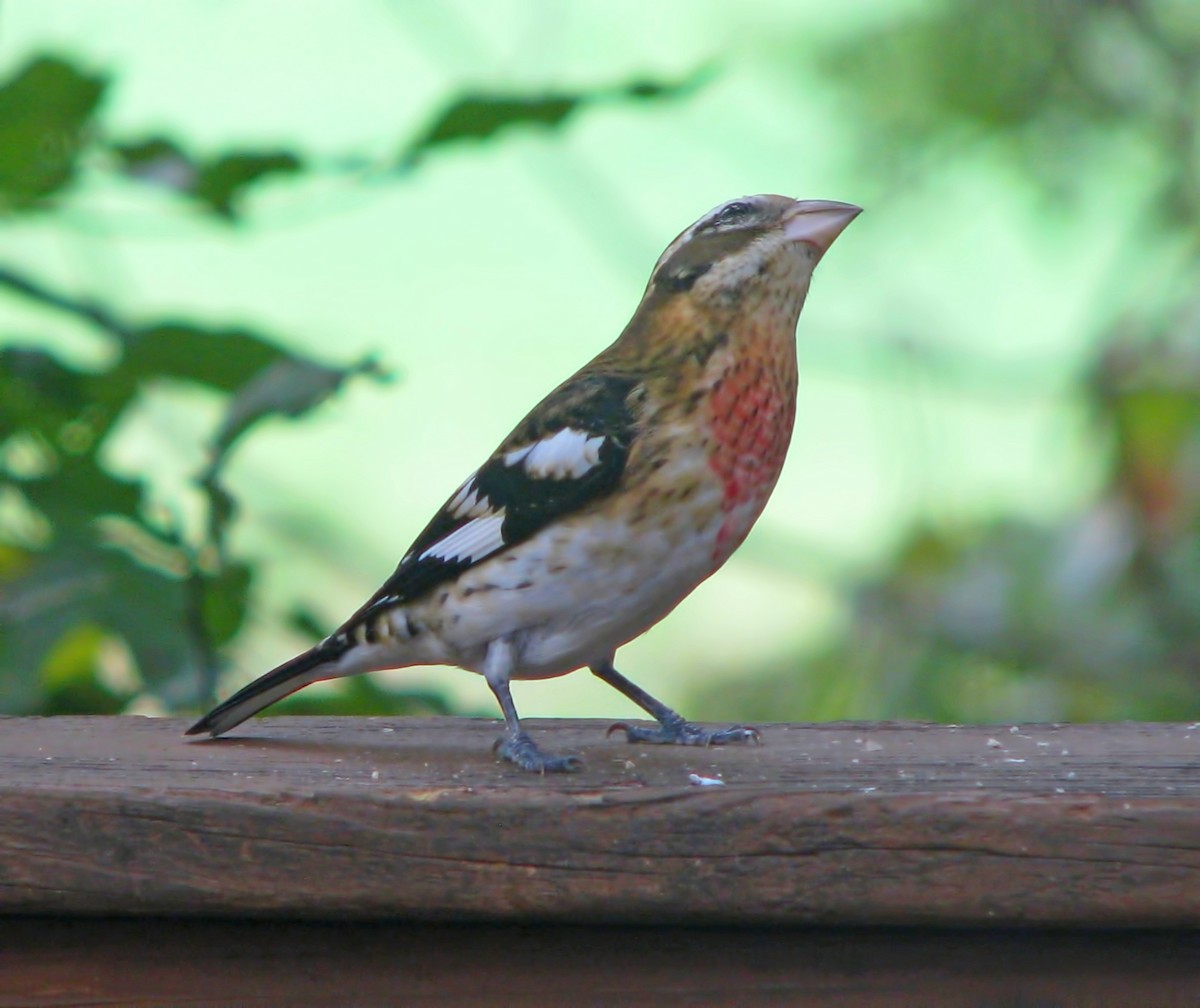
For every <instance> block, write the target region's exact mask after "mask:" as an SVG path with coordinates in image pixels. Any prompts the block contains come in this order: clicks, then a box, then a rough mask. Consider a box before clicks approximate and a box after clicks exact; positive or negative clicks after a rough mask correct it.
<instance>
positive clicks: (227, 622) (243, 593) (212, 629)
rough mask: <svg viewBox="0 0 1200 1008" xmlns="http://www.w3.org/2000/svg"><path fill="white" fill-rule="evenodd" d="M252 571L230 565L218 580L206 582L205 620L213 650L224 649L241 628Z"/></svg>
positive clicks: (206, 580)
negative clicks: (214, 648)
mask: <svg viewBox="0 0 1200 1008" xmlns="http://www.w3.org/2000/svg"><path fill="white" fill-rule="evenodd" d="M252 579H253V571H252V570H251V568H250V567H249V565H247V564H230V565H229V566H228V567H226V568H225V569H223V570H222V571H221V572H220V574H219V575H218V576H216V577H212V578H205V579H204V586H203V587H204V601H203V613H202V615H203V619H204V625H205V628H206V629H207V631H208V640H209V642H210V643H211V645H212V646H213V647H218V648H220V647H224V646H225V645H226V644H228V643H229V642H230V641H231V640H232V639H233V638H234V637H235V636H236V635H237V632H238V631H239V630H240V629H241V628H242V624H243V623H244V622H245V619H246V606H247V601H248V598H249V594H250V583H251V581H252Z"/></svg>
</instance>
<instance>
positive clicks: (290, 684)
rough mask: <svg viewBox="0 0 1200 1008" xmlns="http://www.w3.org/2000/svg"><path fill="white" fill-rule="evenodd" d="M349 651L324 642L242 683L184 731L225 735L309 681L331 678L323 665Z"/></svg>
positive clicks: (335, 641) (335, 640) (332, 640)
mask: <svg viewBox="0 0 1200 1008" xmlns="http://www.w3.org/2000/svg"><path fill="white" fill-rule="evenodd" d="M346 650H347V648H346V646H345V645H342V646H339V642H338V641H337V639H336V638H330V639H328V640H325V641H322V642H321V643H320V644H318V645H317V646H316V647H314V648H311V649H309V650H308V651H305V652H304V653H303V654H299V655H297V656H296V657H295V658H292V659H290V660H289V661H286V662H284V663H283V664H282V665H280V666H278V667H277V668H273V669H271V671H270V672H267V673H266V674H265V675H262V676H259V677H258V678H257V679H255V680H254V682H252V683H250V684H249V685H247V686H243V687H242V688H241V689H240V690H238V691H237V692H236V693H234V694H233V696H231V697H230V698H229V699H228V700H226V701H225V702H224V703H221V704H218V705H217V706H216V707H214V708H213V709H212V710H210V711H209V712H208V713H207V714H205V715H204V717H202V718H201V719H200V720H199V721H197V722H196V723H195V724H194V725H192V726H191V727H190V728H189V729H188V730H187V731H186V732H185V734H187V735H202V734H204V732H208V733H209V734H210V735H211V736H213V737H214V738H216V736H218V735H223V734H224V733H225V732H227V731H229V729H230V728H235V727H236V726H237V725H239V724H241V723H242V722H243V721H245V720H246V719H247V718H248V717H251V716H252V715H254V714H257V713H258V712H259V711H260V710H262V709H263V708H264V707H269V706H270V705H271V704H273V703H275V701H277V700H282V699H283V698H284V697H285V696H288V695H290V694H292V693H295V692H296V690H298V689H301V688H302V687H304V686H307V685H308V684H309V683H313V682H317V681H318V680H320V679H329V678H332V675H329V674H321V671H320V670H321V667H322V666H324V665H329V664H330V663H332V662H336V661H337V660H338V658H340V657H341V656H342V655H343V654H344V653H345V652H346ZM314 673H316V674H314Z"/></svg>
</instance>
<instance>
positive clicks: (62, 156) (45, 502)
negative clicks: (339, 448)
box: [0, 56, 683, 713]
mask: <svg viewBox="0 0 1200 1008" xmlns="http://www.w3.org/2000/svg"><path fill="white" fill-rule="evenodd" d="M108 81H109V76H108V75H103V74H96V73H88V72H84V71H83V70H81V69H79V68H78V67H77V66H75V65H74V64H73V63H72V62H70V61H69V60H67V59H65V58H63V57H61V56H40V57H36V58H34V59H32V60H30V61H29V62H28V63H27V64H26V65H25V66H24V67H23V68H21V69H20V70H18V71H17V72H16V73H15V74H13V75H12V76H11V77H10V78H9V79H8V80H7V81H6V82H4V83H3V84H2V85H0V215H3V214H8V215H10V216H11V215H16V214H21V213H30V212H35V211H36V212H38V213H42V214H54V213H56V212H59V211H60V209H62V204H64V203H65V202H66V201H68V200H69V198H70V188H71V183H72V182H73V181H74V180H75V178H76V177H77V176H78V175H80V174H81V173H83V172H95V173H101V174H102V173H105V172H108V173H113V172H115V173H119V174H120V175H122V176H124V177H126V178H128V179H130V180H132V181H133V182H135V183H139V184H145V185H154V186H159V187H163V188H166V189H169V190H171V191H173V192H176V193H178V194H179V195H180V196H181V197H182V198H183V199H184V200H187V201H190V202H191V203H192V204H193V205H195V206H199V207H202V208H203V209H204V210H205V211H207V212H208V213H210V214H211V215H212V219H213V220H214V221H215V222H219V223H220V224H225V225H228V224H235V223H238V222H240V221H242V220H243V219H244V215H245V213H246V212H247V211H246V204H247V199H248V197H249V196H250V194H251V193H252V192H253V190H254V188H255V187H256V186H258V185H260V184H261V183H263V182H264V181H266V180H281V179H284V178H293V179H301V178H303V177H304V176H305V175H306V174H308V173H312V172H315V171H317V170H318V169H316V168H314V167H313V166H312V165H310V164H309V163H308V161H307V160H306V159H305V158H304V157H302V156H301V155H300V154H299V153H296V152H293V151H289V150H282V149H277V148H273V147H263V148H254V149H239V150H230V151H219V152H216V153H212V154H208V155H204V156H201V155H198V154H196V153H195V152H193V151H190V150H188V149H187V148H186V146H185V145H184V144H182V143H181V142H179V141H178V140H175V139H173V138H171V137H170V136H169V135H166V134H163V135H156V136H151V137H148V138H112V137H109V136H107V135H106V134H105V132H104V130H103V128H102V125H101V124H100V123H99V122H98V121H97V120H98V118H99V114H100V112H101V110H102V102H103V99H104V96H105V91H106V87H107V85H108ZM681 87H683V85H664V84H657V83H653V82H651V83H649V84H641V85H635V86H633V87H630V88H628V89H615V90H614V89H601V90H598V91H596V92H595V93H588V92H581V93H578V94H563V95H560V96H558V97H555V98H549V99H548V98H543V97H537V96H535V97H522V96H507V97H503V98H497V97H494V96H489V95H487V94H477V95H475V96H473V97H471V98H468V99H462V100H460V101H459V102H457V103H456V104H455V105H454V106H453V107H452V108H453V109H455V110H456V111H452V112H451V113H449V114H448V115H447V116H444V117H443V120H442V123H441V125H439V126H437V127H435V129H434V130H432V131H431V133H430V134H429V135H427V136H425V137H424V138H422V139H421V140H419V141H418V142H417V143H416V144H414V145H413V146H412V148H411V150H412V151H413V152H414V153H415V152H416V151H418V150H419V151H421V152H425V151H428V150H431V149H433V148H436V147H437V146H439V145H441V144H443V143H451V142H454V141H457V140H459V139H463V138H467V137H471V138H474V139H483V138H486V137H489V136H491V135H492V134H494V133H498V132H499V131H500V130H501V129H502V128H503V127H504V126H505V125H507V124H509V123H519V122H538V123H541V124H542V125H543V126H547V127H554V126H558V125H561V124H562V123H563V122H564V121H565V120H566V119H567V117H568V116H569V115H570V114H571V113H572V112H574V111H575V110H577V109H578V108H581V107H582V106H584V105H586V104H587V103H589V102H591V101H592V100H593V99H595V98H597V97H599V96H604V97H608V98H617V99H621V98H625V99H629V100H646V99H652V98H657V97H669V96H670V95H671V94H675V93H678V92H679V90H680V88H681ZM269 126H270V124H264V128H269ZM336 161H337V163H339V164H351V163H354V161H355V159H354V158H353V156H349V157H346V158H341V159H336ZM325 170H329V169H325ZM0 297H4V298H10V299H15V300H18V301H20V302H22V303H24V304H26V305H29V306H34V307H35V308H37V309H40V310H41V311H42V312H43V313H45V315H46V317H47V318H49V317H51V316H54V315H59V316H61V317H64V318H68V319H70V320H73V321H74V322H76V323H81V324H83V325H84V326H85V327H86V328H88V329H90V330H91V331H92V332H93V333H94V334H95V336H96V338H97V339H98V340H100V341H102V342H104V343H106V344H107V345H108V349H109V350H110V351H111V353H110V354H109V355H108V356H107V357H106V361H107V362H106V363H105V364H103V365H102V366H100V367H98V368H96V369H94V370H87V369H84V368H81V367H78V366H75V365H73V364H71V363H68V362H67V361H66V360H64V359H61V358H60V357H59V356H57V355H56V354H54V353H52V352H50V351H48V350H46V349H45V348H44V347H43V346H40V345H39V344H38V343H37V342H36V340H30V339H28V338H25V339H15V338H13V337H12V336H11V335H10V334H7V333H5V334H0V336H2V338H3V343H4V345H3V346H2V347H0V711H3V712H11V713H54V712H115V711H120V710H124V709H126V708H127V707H128V706H129V705H130V704H131V703H133V702H135V701H137V700H138V699H139V698H147V697H149V698H152V699H153V700H154V701H155V702H156V704H157V706H158V707H160V708H166V709H168V710H178V709H195V707H196V706H197V705H199V704H203V705H208V704H209V703H211V702H212V700H213V699H214V696H215V694H216V692H217V687H218V678H219V675H220V673H221V672H222V670H223V664H224V662H223V657H222V656H223V654H224V653H225V651H226V649H227V648H228V646H229V645H230V644H231V643H232V642H234V641H235V640H236V639H237V637H238V635H239V633H240V632H241V631H242V629H243V626H244V622H245V617H246V612H247V609H248V607H249V605H250V603H251V600H252V599H253V597H254V594H255V586H256V581H257V574H258V571H257V568H256V566H255V565H254V564H253V563H251V562H249V561H248V560H247V559H246V558H243V557H238V556H234V555H231V554H230V552H229V549H228V545H227V539H228V535H227V533H228V531H229V528H230V526H231V524H232V523H233V522H234V521H235V520H236V517H237V511H238V504H237V500H236V498H235V496H234V494H233V493H232V492H231V491H230V489H229V488H227V487H226V486H225V485H224V483H223V482H222V478H221V477H222V472H223V469H224V465H225V463H226V461H227V460H228V458H229V455H230V453H231V452H232V451H233V450H234V449H235V448H236V446H237V445H238V444H239V443H240V442H241V440H242V439H243V438H244V437H246V436H247V435H248V434H249V433H251V432H252V431H253V430H254V428H255V427H256V425H258V424H259V423H260V422H262V421H263V420H265V419H267V418H270V417H275V416H284V417H301V416H304V415H305V414H307V413H309V412H311V411H312V410H314V409H316V408H317V407H318V406H319V405H320V404H321V403H322V402H324V401H325V400H327V399H328V398H329V397H330V396H333V395H336V394H339V393H340V392H341V391H342V390H343V387H344V386H345V385H346V383H347V382H348V381H349V380H350V379H351V378H356V377H364V376H365V377H371V378H374V379H376V380H382V379H384V378H385V377H386V372H385V370H384V369H383V368H382V367H381V366H380V365H379V363H378V362H377V361H376V360H375V358H374V357H367V358H366V359H363V360H361V361H358V362H355V363H350V364H346V365H337V364H330V363H326V362H321V361H315V360H312V359H310V358H307V357H305V356H302V355H300V354H297V353H295V352H294V351H291V350H289V349H288V348H287V345H286V341H284V340H282V339H278V338H276V337H274V336H272V335H269V334H266V333H262V332H256V331H252V330H248V329H242V328H229V327H220V326H210V325H202V324H199V323H197V322H195V321H194V320H191V319H188V318H162V319H156V320H152V321H150V322H148V323H147V322H144V321H139V322H134V321H132V320H131V319H127V318H124V317H122V315H121V313H119V312H117V311H115V310H113V309H112V308H110V307H109V306H107V305H105V304H101V303H97V302H95V301H92V300H87V299H84V298H80V297H78V296H76V295H74V294H72V293H70V292H68V291H65V290H60V289H57V288H56V287H55V286H54V285H52V284H49V283H47V282H45V281H43V280H42V279H41V278H39V277H36V276H32V275H29V274H28V273H27V272H25V271H24V269H23V268H22V267H21V265H20V264H18V263H9V264H0ZM164 379H168V380H170V381H171V382H172V383H176V384H179V383H182V384H186V385H192V386H200V387H203V388H205V389H208V390H210V391H212V392H214V393H217V394H219V395H221V396H224V397H225V408H224V414H223V417H222V419H221V421H220V422H219V424H218V425H217V427H216V429H215V430H214V431H213V432H212V435H211V439H210V445H209V448H210V451H209V457H208V460H207V463H206V464H205V465H204V467H203V469H202V471H200V472H198V473H196V475H195V479H194V488H195V491H196V495H197V496H198V498H199V500H200V501H201V502H202V506H203V511H204V515H203V518H204V520H203V523H202V529H201V530H200V531H198V532H197V531H196V530H189V531H185V530H184V529H183V528H181V527H178V526H177V524H176V522H177V519H175V518H173V517H172V513H173V510H174V506H173V504H169V505H168V507H166V508H165V509H164V508H163V507H161V506H159V507H158V508H154V507H152V506H150V501H149V500H148V495H147V492H146V487H145V486H144V485H143V484H142V482H141V481H140V480H139V479H137V478H129V477H123V476H118V475H116V474H114V473H112V472H110V471H109V469H108V468H107V467H106V465H105V463H104V461H103V460H104V457H105V449H106V447H107V446H108V442H109V438H110V437H111V436H112V434H113V432H114V431H115V430H116V429H117V428H118V425H119V424H123V423H124V422H126V421H128V422H130V423H138V422H145V421H143V420H139V419H138V418H137V414H136V412H135V409H134V407H135V406H136V405H137V402H138V399H139V397H140V396H141V395H142V393H143V392H144V391H145V390H146V389H147V388H149V387H151V386H152V385H154V384H155V383H158V382H162V381H163V380H164ZM293 623H294V624H295V625H294V627H293V629H300V630H301V632H302V633H304V634H306V635H308V636H311V637H314V638H317V637H320V636H321V635H322V633H323V632H324V630H323V628H321V627H320V626H318V625H317V621H316V620H314V619H312V618H311V617H307V616H305V617H296V618H295V619H293ZM324 629H327V628H324ZM305 704H306V701H305V700H304V699H303V698H299V699H294V700H292V701H290V708H289V709H291V710H292V711H296V710H301V709H306V707H305ZM307 709H312V710H318V709H319V710H321V711H323V712H326V713H328V712H331V711H337V712H343V713H398V712H403V711H409V710H411V711H430V712H446V711H447V710H448V707H447V705H446V703H445V701H443V700H442V699H441V698H439V697H436V696H429V695H426V694H420V693H417V694H406V693H395V692H391V691H388V690H385V689H384V688H383V687H381V686H379V685H378V684H377V683H373V682H369V681H365V680H364V681H359V682H354V683H351V684H349V685H344V686H343V688H342V692H341V693H339V694H338V696H337V698H336V699H335V700H333V701H330V699H329V698H328V697H324V696H323V697H321V698H320V701H319V704H318V703H316V702H314V703H313V704H309V706H308V708H307Z"/></svg>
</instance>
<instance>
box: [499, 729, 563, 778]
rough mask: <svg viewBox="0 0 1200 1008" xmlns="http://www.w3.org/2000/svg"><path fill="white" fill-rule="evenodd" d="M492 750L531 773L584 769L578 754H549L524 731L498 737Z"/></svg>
mask: <svg viewBox="0 0 1200 1008" xmlns="http://www.w3.org/2000/svg"><path fill="white" fill-rule="evenodd" d="M492 751H493V752H494V753H495V754H496V755H497V756H499V757H500V758H501V759H505V760H507V761H508V762H509V763H515V764H516V765H517V766H519V767H520V768H521V769H522V770H528V771H530V773H540V774H547V773H578V772H579V771H580V770H582V769H583V760H582V759H580V758H579V757H578V756H547V755H545V754H544V753H543V752H542V751H541V750H540V749H539V748H538V747H537V743H536V742H534V741H533V739H531V738H530V737H529V736H528V735H526V734H525V733H524V732H521V734H520V735H517V736H516V737H514V738H510V737H509V736H507V735H506V736H504V737H503V738H499V739H497V740H496V744H495V745H494V746H492Z"/></svg>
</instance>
